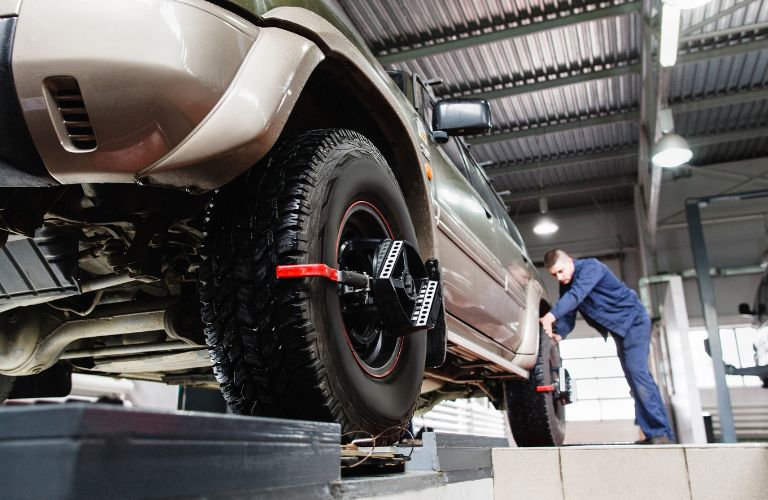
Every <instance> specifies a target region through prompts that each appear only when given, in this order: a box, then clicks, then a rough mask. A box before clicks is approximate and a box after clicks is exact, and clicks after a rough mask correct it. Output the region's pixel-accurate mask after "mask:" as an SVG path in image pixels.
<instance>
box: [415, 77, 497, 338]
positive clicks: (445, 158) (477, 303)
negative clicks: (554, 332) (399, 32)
mask: <svg viewBox="0 0 768 500" xmlns="http://www.w3.org/2000/svg"><path fill="white" fill-rule="evenodd" d="M414 87H415V90H416V96H417V99H416V106H417V109H418V110H419V112H420V117H421V120H420V121H419V123H418V124H417V125H418V127H419V129H420V131H421V129H424V133H423V134H421V133H420V135H422V140H423V143H422V148H423V149H425V150H426V154H427V157H428V158H429V161H430V163H431V166H432V169H433V172H434V176H433V180H432V185H433V188H434V189H433V191H432V197H433V200H434V203H435V213H436V219H437V221H436V222H437V244H438V252H439V258H440V264H441V272H442V279H443V296H444V302H445V307H446V311H447V312H448V314H450V315H451V316H453V317H454V318H457V319H458V320H459V321H460V322H461V323H463V324H465V325H468V326H470V327H472V328H473V329H475V330H477V331H479V332H481V333H483V334H485V335H487V336H489V337H491V338H493V337H495V335H496V333H497V332H498V331H499V330H501V329H504V328H506V327H505V324H504V320H503V317H504V314H503V313H502V311H500V308H499V307H498V305H499V304H498V302H499V298H500V297H503V296H504V269H503V266H502V264H501V261H500V260H499V258H498V235H497V234H496V232H497V227H496V223H495V221H494V218H495V215H494V213H493V211H492V209H491V207H489V206H488V205H487V204H486V203H485V202H484V201H483V200H482V198H481V197H480V196H479V195H478V193H477V192H476V191H475V189H474V187H473V186H472V184H471V180H470V179H471V176H470V173H469V170H468V168H467V164H466V163H465V162H466V160H465V157H464V155H463V153H462V152H461V146H460V143H459V141H458V140H457V139H456V138H450V139H449V140H448V142H446V143H445V144H438V143H437V142H435V140H434V138H433V137H432V133H431V124H432V114H431V112H432V104H433V102H434V99H433V97H432V95H431V93H430V92H429V91H428V90H427V87H426V85H425V84H424V83H423V82H421V81H420V80H419V79H418V78H417V79H415V82H414Z"/></svg>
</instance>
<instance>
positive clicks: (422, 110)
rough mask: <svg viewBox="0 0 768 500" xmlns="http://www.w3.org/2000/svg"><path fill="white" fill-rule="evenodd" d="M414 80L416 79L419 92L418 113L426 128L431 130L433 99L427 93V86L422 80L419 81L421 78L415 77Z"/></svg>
mask: <svg viewBox="0 0 768 500" xmlns="http://www.w3.org/2000/svg"><path fill="white" fill-rule="evenodd" d="M416 80H417V81H418V92H419V99H418V107H419V114H420V115H421V118H422V119H423V120H424V124H425V125H426V126H427V129H428V130H432V106H433V105H434V99H433V98H432V95H431V94H430V93H429V90H427V86H426V85H424V82H422V81H421V78H417V79H416Z"/></svg>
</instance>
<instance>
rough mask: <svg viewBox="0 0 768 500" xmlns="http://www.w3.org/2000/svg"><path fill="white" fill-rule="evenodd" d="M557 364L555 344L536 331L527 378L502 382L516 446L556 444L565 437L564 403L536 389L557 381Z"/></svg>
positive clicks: (558, 358) (558, 365) (558, 366)
mask: <svg viewBox="0 0 768 500" xmlns="http://www.w3.org/2000/svg"><path fill="white" fill-rule="evenodd" d="M560 365H561V360H560V351H559V349H558V347H557V345H556V344H555V343H554V342H553V341H552V340H551V339H550V338H549V336H547V334H546V333H544V331H540V332H539V354H538V357H537V359H536V365H535V366H534V367H533V370H531V376H530V377H529V378H528V380H512V381H509V382H507V383H506V384H505V395H506V398H507V418H508V419H509V426H510V428H511V430H512V435H513V436H514V438H515V442H516V443H517V445H518V446H522V447H527V446H560V445H562V444H563V441H564V439H565V405H564V404H563V402H562V401H561V400H560V399H555V397H554V395H553V393H551V392H536V387H537V386H539V385H551V384H557V382H558V377H559V375H558V371H559V368H560Z"/></svg>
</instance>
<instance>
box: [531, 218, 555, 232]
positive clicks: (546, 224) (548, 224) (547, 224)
mask: <svg viewBox="0 0 768 500" xmlns="http://www.w3.org/2000/svg"><path fill="white" fill-rule="evenodd" d="M558 229H560V226H558V225H557V224H555V223H554V221H552V219H550V218H549V217H542V218H541V219H539V222H537V223H536V225H535V226H533V232H534V233H536V234H539V235H547V234H552V233H556V232H557V230H558Z"/></svg>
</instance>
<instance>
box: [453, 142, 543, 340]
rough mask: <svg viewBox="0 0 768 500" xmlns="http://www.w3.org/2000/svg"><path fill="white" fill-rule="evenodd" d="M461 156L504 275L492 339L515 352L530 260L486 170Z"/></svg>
mask: <svg viewBox="0 0 768 500" xmlns="http://www.w3.org/2000/svg"><path fill="white" fill-rule="evenodd" d="M464 156H465V161H466V162H467V165H468V167H469V171H470V176H471V182H472V185H473V187H474V188H475V191H477V193H478V194H479V195H480V197H481V198H482V199H483V201H484V202H485V204H486V206H487V207H488V208H489V209H490V210H491V211H492V213H493V215H494V217H493V221H494V223H495V236H496V238H497V242H496V247H497V251H496V255H497V258H498V259H499V261H500V263H501V265H502V269H503V275H504V291H503V294H500V295H499V296H498V297H495V298H494V304H496V305H495V306H494V307H497V308H498V310H499V313H498V315H499V320H500V322H501V324H502V328H500V329H499V330H497V331H496V332H494V333H493V338H494V340H495V341H496V342H499V343H500V344H502V345H504V346H505V347H508V348H510V349H513V350H515V349H516V348H517V347H518V346H519V345H520V342H521V341H522V339H523V336H524V334H525V332H523V331H521V323H522V319H523V314H524V313H525V308H526V294H527V286H528V282H529V281H530V279H531V265H530V259H529V258H528V256H527V254H526V253H525V247H524V245H523V241H522V238H521V237H520V233H519V232H518V231H517V228H516V227H515V225H514V223H513V222H512V220H511V219H510V217H509V215H508V214H507V209H506V207H505V206H504V203H503V202H502V201H501V199H500V198H499V196H498V195H497V194H496V191H495V189H494V188H493V186H492V185H491V182H490V180H489V179H488V176H487V175H486V174H485V171H484V170H483V169H482V167H480V165H478V163H477V162H476V161H475V159H474V158H473V157H472V155H471V154H470V151H469V149H464Z"/></svg>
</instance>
